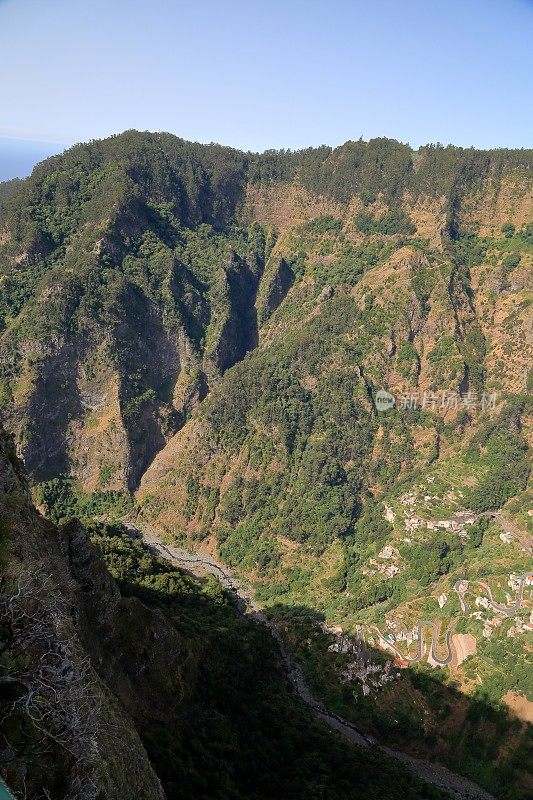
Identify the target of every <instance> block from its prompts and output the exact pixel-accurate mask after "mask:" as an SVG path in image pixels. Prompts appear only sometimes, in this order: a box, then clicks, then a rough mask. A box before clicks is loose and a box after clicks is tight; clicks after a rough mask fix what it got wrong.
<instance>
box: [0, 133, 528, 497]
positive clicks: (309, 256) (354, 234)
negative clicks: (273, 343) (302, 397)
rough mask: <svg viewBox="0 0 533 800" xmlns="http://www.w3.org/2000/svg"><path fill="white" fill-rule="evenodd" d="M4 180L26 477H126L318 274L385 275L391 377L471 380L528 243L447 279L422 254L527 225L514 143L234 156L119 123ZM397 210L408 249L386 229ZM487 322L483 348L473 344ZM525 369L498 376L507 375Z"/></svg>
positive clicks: (342, 280)
mask: <svg viewBox="0 0 533 800" xmlns="http://www.w3.org/2000/svg"><path fill="white" fill-rule="evenodd" d="M6 196H7V197H8V199H7V200H5V201H4V205H3V206H2V209H1V211H0V279H1V280H2V282H3V283H2V289H3V290H4V293H5V297H6V300H5V304H4V305H3V306H2V307H1V310H2V321H0V337H1V339H0V379H1V381H2V383H1V385H0V404H1V407H2V415H3V419H4V421H5V424H6V426H7V427H8V429H9V430H11V431H12V432H13V433H14V434H15V437H16V441H17V446H18V448H19V451H20V452H21V454H22V455H23V456H24V459H25V463H26V464H27V467H28V470H29V473H30V475H31V478H32V480H34V481H41V480H45V479H48V478H50V477H53V476H57V475H58V474H70V475H72V476H73V477H75V478H77V479H78V480H79V481H80V483H81V485H82V486H83V487H84V488H85V489H87V490H94V489H96V488H100V489H128V490H135V489H136V488H137V487H138V485H139V483H140V480H141V478H142V475H143V474H144V472H145V471H146V469H147V468H148V467H149V465H150V464H151V463H152V461H153V459H154V457H155V456H156V454H157V453H158V452H159V451H160V450H161V449H162V448H163V447H164V446H165V445H166V443H167V442H168V441H169V440H170V438H171V437H172V436H173V435H174V434H175V433H176V432H177V431H179V430H180V429H181V428H182V427H183V425H184V424H185V422H186V421H187V419H188V418H189V417H190V415H191V413H192V411H193V410H194V409H195V408H196V407H197V405H198V403H199V402H201V400H202V399H203V398H204V397H205V396H206V394H207V392H208V389H209V388H211V387H212V386H214V385H215V384H216V383H217V382H218V380H219V378H220V375H221V374H222V373H224V371H225V370H227V369H228V368H230V367H231V366H233V365H234V364H236V363H237V362H239V361H240V360H242V359H243V357H244V356H245V354H246V353H247V352H249V351H250V350H252V349H254V348H255V347H256V346H257V345H258V343H259V342H260V341H261V342H268V341H270V340H271V339H272V337H273V336H275V334H276V330H279V331H280V332H282V331H283V330H285V329H286V327H287V322H288V318H287V314H288V315H289V316H290V317H291V318H293V319H296V317H298V316H299V317H301V316H302V312H303V313H304V316H305V314H306V313H315V312H314V311H313V310H312V308H308V309H306V308H305V302H306V300H305V298H306V295H307V294H308V293H309V292H311V293H313V291H314V288H317V284H318V289H319V290H321V289H323V288H324V284H326V285H329V286H331V287H332V288H333V287H334V286H335V285H336V284H340V285H342V286H346V285H349V286H353V285H354V284H355V283H357V282H358V281H359V279H360V278H361V276H363V280H361V282H360V290H358V294H359V296H360V297H361V301H362V296H363V291H362V290H363V289H366V290H371V291H372V292H373V293H374V296H375V300H376V303H380V302H381V295H382V294H384V296H385V301H386V300H387V296H390V295H391V294H392V292H391V291H390V289H391V288H392V286H391V284H389V288H388V289H386V290H385V291H384V286H383V281H384V280H389V281H391V282H394V284H396V288H397V289H398V290H401V292H402V293H403V294H404V297H403V299H401V300H400V305H401V306H402V307H403V309H404V319H402V320H400V319H398V320H397V321H396V323H395V326H396V329H395V330H394V331H387V332H386V333H387V335H388V343H387V344H385V345H384V347H385V352H386V353H387V354H388V356H389V357H390V359H391V362H394V360H395V358H396V357H397V356H398V353H397V344H398V342H399V343H400V344H401V339H402V337H404V336H407V338H408V341H409V343H410V344H411V345H412V346H413V353H412V356H413V357H412V359H411V363H408V362H409V359H408V358H407V355H408V353H407V351H406V350H405V348H404V349H403V350H402V352H401V353H400V356H401V357H402V363H401V370H400V373H403V374H399V375H398V374H397V375H396V376H395V375H394V369H390V370H389V377H392V378H394V379H395V382H396V384H397V385H398V386H400V384H401V380H402V378H403V379H404V380H407V379H409V380H410V381H411V382H413V381H414V382H415V383H416V384H417V386H420V388H426V387H428V388H431V387H433V386H436V385H437V384H439V383H440V384H442V383H443V380H444V379H445V378H446V379H449V380H448V383H449V384H450V385H451V384H452V383H453V384H454V385H455V384H456V383H457V384H458V385H459V384H461V385H462V387H463V388H464V389H465V390H468V389H469V388H471V387H470V384H472V383H473V382H475V379H476V376H475V375H473V374H472V367H473V364H474V363H477V364H478V365H479V370H480V373H481V372H482V371H483V369H486V365H485V364H483V363H480V362H482V361H483V360H484V359H485V357H486V358H487V359H492V360H493V361H495V360H497V361H498V362H500V363H503V362H504V359H502V358H500V353H499V346H500V343H499V341H497V342H491V341H490V339H491V338H492V339H494V336H493V331H492V328H493V320H495V321H496V324H497V325H498V324H499V323H500V322H501V323H502V325H501V327H502V328H503V322H504V319H505V318H506V316H508V315H509V314H510V313H515V312H516V314H518V315H519V316H520V317H521V318H522V317H523V316H524V313H525V311H524V308H523V307H520V308H516V309H515V308H514V306H513V301H512V300H510V297H513V296H514V295H515V293H516V291H523V290H525V288H526V287H525V280H526V272H527V268H528V267H529V266H530V263H529V261H530V260H531V257H530V255H529V256H528V255H523V257H522V261H521V262H520V265H519V266H518V268H516V269H512V270H511V271H508V272H507V273H506V275H505V276H503V277H502V278H501V276H500V272H501V270H500V268H499V266H498V268H497V269H494V265H492V269H491V270H487V269H484V265H483V264H482V265H480V266H478V265H475V267H474V268H473V269H472V274H471V275H470V276H469V277H467V276H464V275H462V276H461V277H460V278H457V276H454V275H455V273H454V270H453V269H449V270H448V273H447V274H446V275H445V274H444V272H446V268H445V267H444V266H443V264H440V265H439V264H438V261H439V258H440V259H441V261H442V260H443V261H444V262H446V261H447V257H446V256H445V255H444V256H442V255H441V256H439V257H436V256H435V254H436V253H441V254H442V253H443V251H444V250H445V247H444V246H445V245H446V243H449V240H450V237H452V238H453V237H457V236H459V235H460V234H461V232H466V233H469V234H482V235H484V236H490V237H494V239H495V241H496V240H498V239H500V240H501V239H502V231H501V228H502V225H505V224H507V225H514V226H515V229H516V230H518V229H519V228H521V226H524V225H527V223H528V222H529V221H530V220H531V216H532V211H531V210H532V207H533V193H532V184H531V178H530V156H529V154H528V153H527V152H523V153H519V152H516V153H515V152H514V151H501V152H500V151H498V152H497V153H481V152H478V153H477V152H475V151H463V150H461V149H458V148H457V149H454V148H425V149H424V148H423V149H422V150H421V151H419V152H418V153H417V154H414V153H413V152H412V151H411V150H410V149H409V148H408V147H406V146H404V145H400V144H399V143H397V142H393V141H389V140H381V139H378V140H373V141H372V142H369V143H363V142H347V143H346V144H345V145H343V146H342V147H339V148H337V149H336V150H331V148H319V149H318V150H316V151H312V150H310V151H304V152H302V153H301V154H298V153H296V154H292V155H287V154H285V155H283V154H265V155H264V156H250V155H249V154H242V153H238V152H237V151H231V150H229V149H227V148H211V149H209V148H203V147H202V146H194V145H189V144H188V143H184V142H182V141H181V140H178V139H175V137H171V136H165V135H159V134H156V135H149V134H138V133H136V132H129V133H128V134H124V135H123V136H121V137H115V138H114V139H111V140H107V141H105V142H100V143H94V144H92V145H89V146H84V145H80V146H78V147H76V148H73V150H72V151H70V152H68V153H67V154H65V155H64V156H62V157H61V158H59V159H51V160H50V161H48V162H45V163H44V164H43V165H41V166H40V167H38V168H37V169H36V170H35V173H34V175H33V176H32V177H31V178H30V179H28V180H27V181H25V182H20V184H17V185H16V186H15V187H13V188H10V189H9V191H8V192H7V193H6ZM387 214H388V215H389V217H387ZM391 214H392V216H391ZM402 214H403V217H402ZM406 215H407V216H406ZM362 219H363V222H364V220H365V219H366V224H367V226H368V220H369V219H370V220H374V222H373V223H372V225H374V228H372V226H371V227H370V228H368V227H367V228H365V231H366V233H365V232H364V231H363V230H362V228H361V224H362V223H361V220H362ZM387 219H388V222H389V227H386V226H385V227H383V226H382V227H381V228H380V227H379V224H378V223H379V221H380V220H381V222H382V223H383V221H385V222H386V221H387ZM400 219H403V222H404V224H405V222H406V220H407V222H408V223H409V225H408V227H407V228H405V230H411V231H413V230H414V231H415V237H416V238H417V240H418V244H417V248H416V250H415V251H413V250H412V249H409V248H408V247H404V248H402V246H401V245H402V243H403V239H405V233H404V234H402V233H401V231H402V230H403V229H402V228H401V225H400V227H398V220H400ZM391 221H392V222H393V223H394V222H395V224H396V227H394V224H393V225H392V227H391V225H390V223H391ZM376 224H377V225H378V227H377V228H376V227H375V226H376ZM328 226H329V227H328ZM409 226H411V227H409ZM363 228H364V225H363ZM372 230H375V231H376V232H374V233H372V232H370V233H369V231H372ZM380 231H381V233H380ZM394 231H396V233H395V232H394ZM332 234H333V238H336V239H337V241H336V242H335V243H334V244H332V241H331V235H332ZM361 248H362V249H361ZM390 249H392V251H393V252H392V253H389V252H388V251H389V250H390ZM513 252H514V251H513ZM383 254H385V255H387V254H388V255H390V259H389V260H388V261H387V259H386V258H385V255H383ZM498 258H500V259H501V255H500V256H499V257H498ZM528 258H529V261H528V260H527V259H528ZM376 260H378V261H379V262H380V263H379V265H378V266H379V269H376V268H375V267H376V263H375V262H376ZM387 267H389V268H390V269H388V270H387ZM505 269H507V267H505ZM393 270H394V272H393ZM474 270H475V271H476V272H474ZM304 273H305V274H304ZM476 273H477V274H476ZM321 284H322V285H321ZM467 284H468V285H467ZM493 294H494V295H495V299H493V297H492V295H493ZM291 295H294V301H293V302H290V301H289V297H290V296H291ZM500 307H501V308H500ZM283 308H285V309H287V314H285V320H284V322H282V324H281V327H279V328H278V327H277V324H276V320H275V319H272V318H273V317H274V318H275V317H276V312H277V310H278V309H280V311H282V309H283ZM280 318H281V319H282V318H283V314H281V315H280ZM522 322H523V319H521V324H520V326H518V327H517V326H516V325H513V326H512V327H509V326H507V333H506V334H505V336H507V337H509V336H514V334H515V333H516V338H518V337H519V336H520V335H521V333H522V332H523V331H522V328H523V325H522ZM519 328H520V330H519ZM391 334H392V335H391ZM443 337H451V338H452V339H453V340H454V341H453V343H451V344H450V347H449V349H450V350H453V351H454V352H453V353H448V354H447V355H448V356H449V361H450V369H449V370H448V372H447V375H446V376H444V375H443V374H442V370H439V366H440V362H439V359H438V358H436V357H431V355H430V354H431V353H432V351H433V350H434V349H435V346H436V344H437V341H438V340H439V339H441V338H443ZM483 337H486V344H487V345H489V344H494V345H495V347H485V350H486V351H487V353H485V354H482V353H481V350H482V349H483V346H482V339H483ZM473 342H476V343H477V346H476V347H474V346H473ZM514 344H516V341H515V342H514ZM505 346H507V345H503V344H502V347H505ZM387 348H388V350H387ZM519 349H520V351H521V352H523V351H524V348H523V347H521V348H519ZM527 355H528V354H527V353H524V359H523V360H524V362H525V360H526V356H527ZM428 359H429V360H428ZM452 361H453V363H451V362H452ZM391 367H393V363H391ZM522 371H523V370H522V365H520V367H517V369H516V370H514V372H513V374H512V375H511V374H509V375H508V378H509V382H510V383H511V382H512V383H513V388H514V389H516V388H518V387H517V386H516V385H515V384H516V382H517V381H519V380H520V374H521V372H522ZM506 372H507V368H506ZM459 373H460V374H459ZM457 374H459V379H458V380H456V378H457ZM477 377H478V378H479V377H480V376H479V375H478V376H477ZM461 382H462V383H461ZM400 388H401V387H400Z"/></svg>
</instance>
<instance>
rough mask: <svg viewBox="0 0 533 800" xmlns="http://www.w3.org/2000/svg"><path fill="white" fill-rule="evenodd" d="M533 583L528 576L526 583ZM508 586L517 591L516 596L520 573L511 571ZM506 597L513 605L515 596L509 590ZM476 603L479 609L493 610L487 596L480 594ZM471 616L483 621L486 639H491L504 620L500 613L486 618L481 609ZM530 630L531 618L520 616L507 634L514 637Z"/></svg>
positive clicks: (528, 584) (532, 627)
mask: <svg viewBox="0 0 533 800" xmlns="http://www.w3.org/2000/svg"><path fill="white" fill-rule="evenodd" d="M532 584H533V580H532V579H531V578H530V577H529V576H528V578H527V579H526V585H527V586H531V585H532ZM507 586H508V587H509V588H510V589H511V590H512V591H513V592H514V593H515V596H516V592H517V591H518V590H519V588H520V577H519V576H518V575H515V574H513V573H511V574H510V575H509V580H508V581H507ZM505 599H506V602H507V604H508V605H509V606H512V604H513V602H514V597H513V596H512V595H511V594H509V592H506V593H505ZM475 603H476V606H477V608H479V609H484V610H485V611H489V610H492V605H491V603H490V601H489V600H488V598H487V597H482V596H480V595H478V596H477V597H476V600H475ZM522 605H524V606H525V601H524V600H523V601H522ZM471 616H472V617H474V618H475V619H478V620H480V621H482V622H483V632H482V633H483V636H484V638H485V639H490V638H491V636H492V634H493V633H494V629H495V628H499V627H500V626H501V624H502V622H503V619H502V617H501V616H498V615H495V616H493V617H492V618H491V619H487V618H484V616H483V611H481V610H480V611H475V612H474V613H473V614H471ZM530 631H533V623H532V621H531V619H530V620H529V622H524V621H523V620H521V619H520V618H517V619H516V620H515V624H514V625H512V626H511V627H510V628H509V630H508V631H507V636H509V637H510V638H512V639H513V638H514V637H515V636H517V635H518V634H520V633H526V632H530Z"/></svg>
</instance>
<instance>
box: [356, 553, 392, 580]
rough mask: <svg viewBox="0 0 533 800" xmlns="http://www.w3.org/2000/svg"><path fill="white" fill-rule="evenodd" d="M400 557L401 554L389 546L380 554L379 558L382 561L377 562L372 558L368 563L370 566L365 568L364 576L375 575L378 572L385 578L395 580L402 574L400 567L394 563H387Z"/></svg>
mask: <svg viewBox="0 0 533 800" xmlns="http://www.w3.org/2000/svg"><path fill="white" fill-rule="evenodd" d="M399 556H400V554H399V553H398V551H397V550H396V549H395V548H394V547H391V545H387V546H386V547H384V548H383V550H381V551H380V552H379V553H378V556H377V557H378V558H379V559H382V560H381V561H377V560H376V559H375V558H371V559H370V560H369V562H368V563H369V565H370V566H368V567H363V570H362V572H363V575H375V574H376V572H380V573H381V574H382V575H383V576H384V577H385V578H394V576H395V575H397V574H398V573H399V572H400V567H399V566H398V564H396V563H394V561H393V563H392V564H388V563H386V562H387V561H391V560H395V559H397V558H399Z"/></svg>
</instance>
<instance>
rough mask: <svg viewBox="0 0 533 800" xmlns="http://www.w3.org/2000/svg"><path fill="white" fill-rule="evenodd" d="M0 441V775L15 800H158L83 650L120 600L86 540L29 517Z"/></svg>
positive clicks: (128, 730) (10, 455)
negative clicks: (138, 797)
mask: <svg viewBox="0 0 533 800" xmlns="http://www.w3.org/2000/svg"><path fill="white" fill-rule="evenodd" d="M0 442H1V444H0V448H1V449H0V507H1V508H2V517H1V533H2V576H3V577H2V590H1V607H2V654H3V655H2V674H1V677H0V688H1V704H2V733H3V737H2V748H1V754H0V758H1V761H2V773H3V776H4V777H5V778H6V780H7V782H8V784H9V786H10V787H11V789H12V790H13V791H14V792H15V793H16V795H17V796H18V794H19V793H22V792H25V793H26V794H25V795H24V796H28V797H44V796H49V797H54V798H58V799H59V798H63V797H65V798H66V797H74V796H75V797H80V798H97V797H106V798H113V799H114V800H115V799H116V800H122V798H123V800H126V798H131V797H132V796H133V795H134V794H136V793H138V792H140V793H141V794H142V796H143V797H147V798H153V800H162V798H163V796H164V795H163V791H162V789H161V785H160V782H159V779H158V778H157V776H156V775H155V773H154V771H153V769H152V767H151V765H150V762H149V760H148V756H147V754H146V751H145V749H144V747H143V745H142V743H141V740H140V738H139V736H138V734H137V732H136V730H135V727H134V726H133V723H132V721H131V719H130V717H129V716H128V715H127V713H126V712H125V711H124V707H123V706H122V705H121V704H120V703H119V702H118V701H117V699H116V696H115V694H114V693H113V692H112V691H110V689H109V687H108V686H107V685H106V683H105V682H104V681H103V680H102V677H101V675H100V674H99V672H100V673H101V672H102V670H99V669H98V662H97V661H96V659H94V658H93V659H90V658H88V652H90V651H88V650H87V649H86V647H85V645H86V644H87V643H88V642H89V641H90V642H93V643H94V642H96V641H98V639H99V635H100V633H99V632H100V631H102V632H103V631H104V630H105V629H106V626H107V625H109V624H110V622H112V621H113V619H114V618H116V617H117V615H118V614H119V613H124V612H125V608H124V607H123V608H122V610H121V611H120V609H121V606H123V604H124V602H125V601H123V600H122V599H121V598H120V594H119V592H118V590H117V588H116V585H115V584H114V582H113V581H112V580H111V579H110V577H109V574H108V573H107V570H106V568H105V566H104V564H103V562H102V560H101V557H100V556H98V554H97V553H96V552H95V549H94V547H93V546H92V545H91V544H90V542H89V539H88V535H87V533H86V532H85V531H83V530H81V529H79V528H78V529H76V530H74V529H72V528H71V529H69V530H65V531H63V532H61V533H60V532H58V530H57V529H56V528H55V527H54V526H52V525H51V524H50V523H48V522H46V521H45V520H44V519H43V518H42V517H40V516H39V515H38V514H37V512H36V511H35V510H34V509H33V507H32V505H31V498H30V495H29V490H28V487H27V484H26V481H25V478H24V475H23V471H22V465H21V462H19V461H18V459H17V458H16V456H15V453H14V450H13V448H12V445H11V443H10V441H9V439H8V438H7V437H6V436H5V434H4V433H3V431H2V432H1V434H0ZM73 548H74V550H73ZM74 552H75V555H74ZM82 563H83V570H81V571H80V566H81V564H82ZM89 587H90V588H89ZM89 614H90V615H91V622H92V623H94V624H92V625H91V627H90V629H89V628H87V627H86V626H85V621H86V619H87V615H89ZM104 641H105V639H104V638H103V637H102V644H104Z"/></svg>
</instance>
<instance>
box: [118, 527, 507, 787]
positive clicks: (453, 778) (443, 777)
mask: <svg viewBox="0 0 533 800" xmlns="http://www.w3.org/2000/svg"><path fill="white" fill-rule="evenodd" d="M125 525H126V528H127V530H128V532H129V534H130V535H131V536H134V537H135V538H141V539H142V541H143V542H144V543H145V544H146V546H147V547H148V548H149V549H150V550H152V551H153V552H154V553H156V554H157V555H160V556H163V558H166V559H167V560H168V561H170V562H172V563H173V564H175V565H176V566H178V567H183V568H184V569H188V570H189V571H190V572H192V573H193V574H195V575H197V576H199V577H201V576H202V575H205V573H210V574H212V575H215V576H216V577H217V578H218V579H219V580H220V582H221V584H222V585H223V586H224V587H225V588H226V589H228V591H229V592H230V593H231V594H232V596H233V597H234V599H235V604H236V606H237V608H238V610H239V612H240V613H241V614H243V615H244V616H246V617H247V618H248V619H250V620H253V621H254V622H256V623H257V624H260V625H264V626H265V627H267V628H268V630H269V631H270V633H271V635H272V636H273V638H274V639H275V640H276V642H277V645H278V648H279V651H280V654H281V658H282V661H283V666H284V668H285V673H286V675H287V678H288V680H289V682H290V683H291V685H292V687H293V688H294V690H295V691H296V693H297V694H298V695H299V697H300V698H301V699H302V700H303V702H304V703H305V704H306V705H307V706H308V707H309V708H310V709H311V710H312V711H313V713H314V714H315V715H316V716H317V717H319V718H320V719H321V720H322V721H323V722H325V723H326V724H327V725H328V726H329V727H330V728H333V729H335V730H337V731H339V733H341V734H342V735H343V736H344V737H345V738H346V739H347V740H348V741H350V742H352V743H353V744H356V745H358V746H359V747H365V748H370V747H378V748H379V749H380V750H381V751H382V752H383V753H385V754H386V755H387V756H389V757H390V758H393V759H395V760H396V761H399V762H401V763H402V764H403V765H404V766H405V767H406V768H407V769H409V770H410V771H411V772H412V773H414V774H415V775H417V776H418V777H419V778H421V779H422V780H424V781H426V782H427V783H431V784H432V785H434V786H437V787H438V788H439V789H442V790H444V791H445V792H447V793H448V794H449V795H450V796H451V797H453V798H455V800H496V798H494V797H493V795H491V794H489V793H488V792H486V791H485V790H484V789H482V788H481V787H480V786H478V785H477V784H475V783H473V782H472V781H469V780H468V779H467V778H463V777H462V776H460V775H456V774H455V773H453V772H451V771H450V770H448V769H447V768H446V767H444V766H442V765H441V764H436V763H433V762H431V761H425V760H424V759H418V758H414V757H413V756H409V755H407V754H406V753H402V752H400V751H398V750H393V749H392V748H390V747H386V746H384V745H380V744H379V743H378V742H376V740H375V739H373V738H372V737H371V736H369V735H368V734H366V733H364V732H363V731H360V730H358V728H357V727H356V726H355V725H353V724H352V723H351V722H349V721H348V720H346V719H344V718H343V717H340V716H339V715H338V714H335V713H334V712H333V711H330V710H329V709H327V708H325V707H324V706H323V705H322V704H321V703H319V702H318V701H317V700H315V698H314V697H313V695H312V694H311V692H310V690H309V687H308V686H307V684H306V682H305V679H304V676H303V674H302V672H301V670H300V668H299V666H298V665H297V664H296V663H295V661H294V660H293V659H292V658H291V656H290V655H289V653H288V652H287V650H286V648H285V645H284V642H283V639H282V637H281V635H280V633H279V632H278V630H277V628H276V627H275V625H274V624H273V623H272V622H271V620H269V619H268V617H267V616H266V614H265V613H264V611H262V610H261V608H260V607H259V606H258V605H257V603H256V602H255V601H254V600H253V598H252V597H250V596H249V595H248V594H246V593H245V592H244V591H243V590H241V589H240V587H239V584H238V581H237V580H236V579H235V578H234V577H233V575H232V574H231V573H230V571H229V570H228V569H227V568H226V567H224V565H222V564H220V563H218V562H216V561H215V560H214V559H212V558H210V557H207V556H199V555H196V554H195V553H190V552H188V551H187V550H183V549H181V548H177V547H172V546H171V545H167V544H165V543H164V542H162V541H161V540H160V539H159V537H158V536H157V534H156V533H155V532H154V531H151V530H148V529H147V528H144V527H143V529H142V530H141V528H140V527H139V526H138V524H137V523H125ZM429 624H430V625H431V624H432V623H429ZM448 644H449V643H448Z"/></svg>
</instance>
